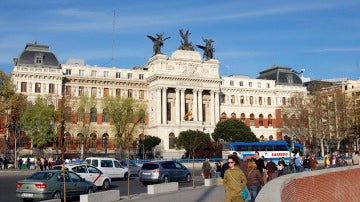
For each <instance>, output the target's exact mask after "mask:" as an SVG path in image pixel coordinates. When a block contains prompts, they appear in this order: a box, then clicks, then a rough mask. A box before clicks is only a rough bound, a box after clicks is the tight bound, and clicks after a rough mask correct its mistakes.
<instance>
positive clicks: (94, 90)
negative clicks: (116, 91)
mask: <svg viewBox="0 0 360 202" xmlns="http://www.w3.org/2000/svg"><path fill="white" fill-rule="evenodd" d="M91 96H95V97H96V87H92V88H91Z"/></svg>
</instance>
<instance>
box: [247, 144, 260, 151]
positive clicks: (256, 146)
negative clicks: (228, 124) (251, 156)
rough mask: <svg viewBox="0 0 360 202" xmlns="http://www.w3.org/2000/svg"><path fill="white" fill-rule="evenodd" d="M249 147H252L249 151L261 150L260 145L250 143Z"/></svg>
mask: <svg viewBox="0 0 360 202" xmlns="http://www.w3.org/2000/svg"><path fill="white" fill-rule="evenodd" d="M249 147H250V149H249V151H259V146H258V145H250V146H249Z"/></svg>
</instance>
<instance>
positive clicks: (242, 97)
mask: <svg viewBox="0 0 360 202" xmlns="http://www.w3.org/2000/svg"><path fill="white" fill-rule="evenodd" d="M244 103H245V98H244V96H243V95H242V96H240V104H244Z"/></svg>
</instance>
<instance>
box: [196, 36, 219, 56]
mask: <svg viewBox="0 0 360 202" xmlns="http://www.w3.org/2000/svg"><path fill="white" fill-rule="evenodd" d="M203 42H205V46H202V45H196V46H197V47H198V48H201V49H202V50H203V51H204V54H203V55H204V58H206V60H210V59H213V58H214V52H215V49H214V47H213V43H214V41H213V40H212V39H204V38H203Z"/></svg>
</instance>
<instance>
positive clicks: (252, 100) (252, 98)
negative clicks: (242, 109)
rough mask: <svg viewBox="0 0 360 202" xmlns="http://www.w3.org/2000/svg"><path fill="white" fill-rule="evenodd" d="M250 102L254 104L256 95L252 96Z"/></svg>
mask: <svg viewBox="0 0 360 202" xmlns="http://www.w3.org/2000/svg"><path fill="white" fill-rule="evenodd" d="M250 104H251V105H253V104H254V97H253V96H250Z"/></svg>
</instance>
